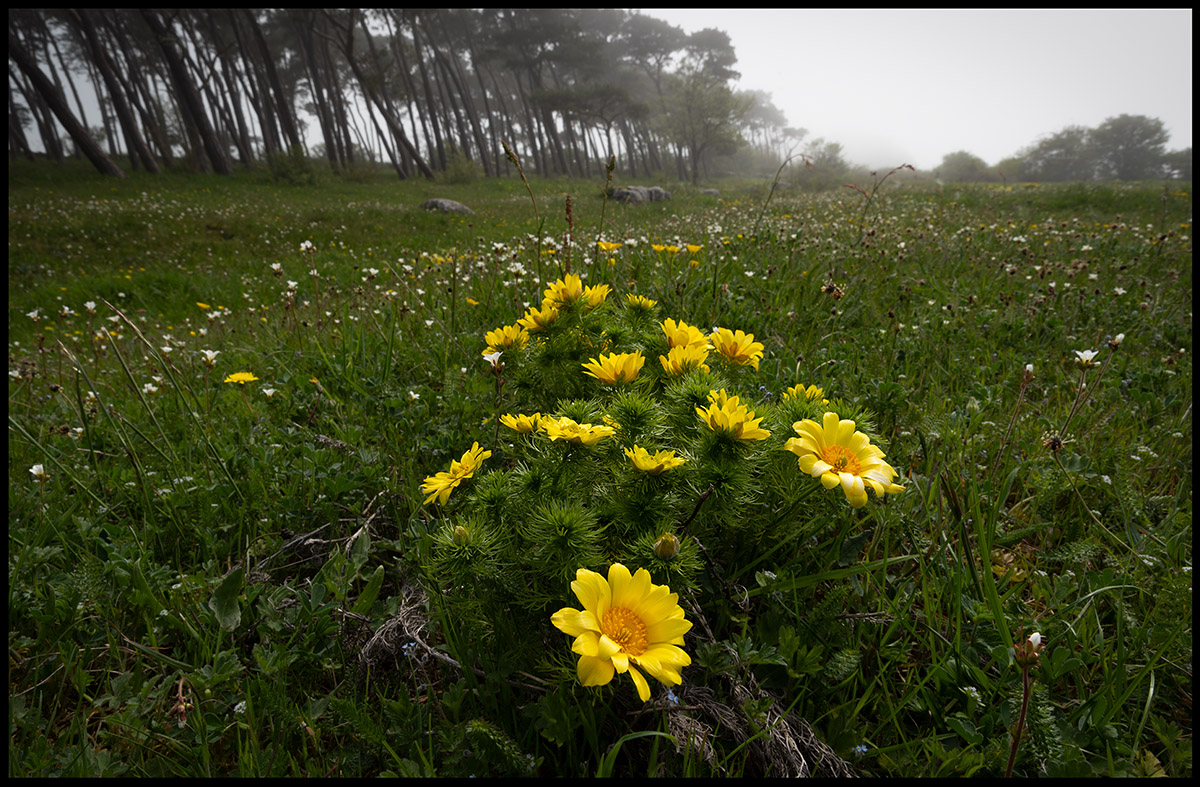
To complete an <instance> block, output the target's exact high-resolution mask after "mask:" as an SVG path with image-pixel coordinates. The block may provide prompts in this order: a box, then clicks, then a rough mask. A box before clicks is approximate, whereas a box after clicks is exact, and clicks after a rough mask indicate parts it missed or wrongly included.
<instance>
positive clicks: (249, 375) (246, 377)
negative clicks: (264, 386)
mask: <svg viewBox="0 0 1200 787" xmlns="http://www.w3.org/2000/svg"><path fill="white" fill-rule="evenodd" d="M257 379H258V378H257V377H255V376H254V373H253V372H234V373H233V374H231V375H229V376H228V377H226V378H225V382H227V383H237V384H238V385H245V384H246V383H252V382H254V381H255V380H257Z"/></svg>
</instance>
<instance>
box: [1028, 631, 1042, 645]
mask: <svg viewBox="0 0 1200 787" xmlns="http://www.w3.org/2000/svg"><path fill="white" fill-rule="evenodd" d="M1029 644H1030V645H1033V647H1034V648H1040V647H1041V646H1042V635H1041V634H1039V633H1038V632H1036V631H1035V632H1033V633H1032V634H1030V635H1029Z"/></svg>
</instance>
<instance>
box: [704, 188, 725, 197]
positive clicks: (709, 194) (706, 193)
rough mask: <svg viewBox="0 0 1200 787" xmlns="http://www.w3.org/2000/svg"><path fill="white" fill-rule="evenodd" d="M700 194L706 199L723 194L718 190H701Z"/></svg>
mask: <svg viewBox="0 0 1200 787" xmlns="http://www.w3.org/2000/svg"><path fill="white" fill-rule="evenodd" d="M700 193H701V194H702V195H704V196H705V197H719V196H721V192H719V191H717V190H716V189H700Z"/></svg>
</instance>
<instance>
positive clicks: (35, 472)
mask: <svg viewBox="0 0 1200 787" xmlns="http://www.w3.org/2000/svg"><path fill="white" fill-rule="evenodd" d="M29 473H30V475H32V476H33V477H34V478H36V479H37V480H39V481H45V480H46V479H47V478H49V477H50V474H49V473H47V472H46V470H45V468H44V467H42V466H41V465H34V466H33V467H31V468H29Z"/></svg>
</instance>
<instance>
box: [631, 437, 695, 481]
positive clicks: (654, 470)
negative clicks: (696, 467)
mask: <svg viewBox="0 0 1200 787" xmlns="http://www.w3.org/2000/svg"><path fill="white" fill-rule="evenodd" d="M625 456H628V457H629V461H630V462H633V466H634V467H636V468H637V469H638V470H644V471H646V472H647V473H649V474H650V475H662V474H663V473H664V472H666V471H667V470H671V469H673V468H676V467H679V466H680V465H681V464H683V463H685V462H686V461H687V460H686V459H684V458H683V457H682V456H676V455H675V452H674V451H659V452H657V453H655V454H651V453H650V452H649V451H647V450H646V449H645V448H642V447H641V446H640V445H637V444H634V446H633V448H626V449H625Z"/></svg>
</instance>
